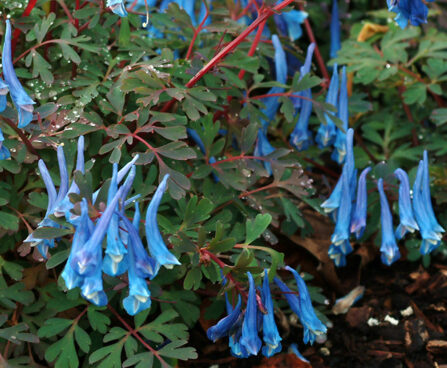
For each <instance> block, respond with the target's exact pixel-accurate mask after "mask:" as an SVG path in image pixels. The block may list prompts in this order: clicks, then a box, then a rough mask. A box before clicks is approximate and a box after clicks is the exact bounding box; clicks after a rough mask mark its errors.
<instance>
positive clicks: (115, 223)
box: [103, 163, 135, 276]
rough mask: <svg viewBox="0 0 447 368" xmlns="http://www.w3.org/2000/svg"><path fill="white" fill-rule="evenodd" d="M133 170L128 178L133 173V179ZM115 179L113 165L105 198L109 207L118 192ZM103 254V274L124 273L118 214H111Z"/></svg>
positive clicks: (124, 264)
mask: <svg viewBox="0 0 447 368" xmlns="http://www.w3.org/2000/svg"><path fill="white" fill-rule="evenodd" d="M134 168H135V167H133V168H132V169H133V170H131V173H130V174H129V176H130V175H131V174H132V171H133V177H135V169H134ZM117 178H118V164H116V163H115V164H113V174H112V180H111V182H110V187H109V192H108V197H107V204H108V205H109V206H110V203H111V202H112V200H113V198H114V197H115V194H116V192H117V190H118V183H117ZM123 187H124V186H123ZM124 192H125V190H123V195H126V194H127V193H124ZM121 199H122V197H121ZM117 210H118V203H117V204H116V206H115V211H117ZM105 253H106V254H105V256H104V262H103V270H104V273H106V274H107V275H110V276H118V275H121V274H123V273H124V272H126V270H127V267H128V262H127V257H126V255H127V250H126V247H125V246H124V244H123V241H122V240H121V237H120V232H119V219H118V213H114V214H112V218H111V219H110V223H109V226H108V227H107V246H106V252H105Z"/></svg>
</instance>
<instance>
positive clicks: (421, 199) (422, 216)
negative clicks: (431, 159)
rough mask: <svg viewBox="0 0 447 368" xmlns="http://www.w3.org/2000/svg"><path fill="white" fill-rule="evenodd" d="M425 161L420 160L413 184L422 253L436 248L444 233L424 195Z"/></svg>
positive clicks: (415, 212) (415, 213) (414, 206)
mask: <svg viewBox="0 0 447 368" xmlns="http://www.w3.org/2000/svg"><path fill="white" fill-rule="evenodd" d="M423 180H424V162H423V161H420V162H419V167H418V171H417V174H416V180H415V182H414V185H413V209H414V216H415V218H416V222H417V224H418V226H419V230H420V232H421V236H422V244H421V248H420V252H421V254H423V255H425V254H428V253H430V252H432V251H433V250H434V249H436V248H437V247H438V246H439V245H440V243H441V238H442V233H441V232H439V231H437V230H438V229H437V228H436V227H435V224H434V223H433V222H432V221H431V218H430V216H429V214H428V212H427V202H426V199H425V196H424V195H423V189H422V188H423Z"/></svg>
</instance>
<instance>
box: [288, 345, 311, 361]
mask: <svg viewBox="0 0 447 368" xmlns="http://www.w3.org/2000/svg"><path fill="white" fill-rule="evenodd" d="M290 350H291V351H292V352H293V353H294V354H295V355H296V356H297V357H298V358H299V359H301V360H302V361H303V362H304V363H309V361H308V360H307V359H306V358H305V357H303V356H302V355H301V353H300V351H299V350H298V345H297V344H295V343H293V344H292V345H290Z"/></svg>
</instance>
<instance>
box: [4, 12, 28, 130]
mask: <svg viewBox="0 0 447 368" xmlns="http://www.w3.org/2000/svg"><path fill="white" fill-rule="evenodd" d="M2 63H3V76H4V78H5V80H6V83H7V84H8V88H9V93H10V95H11V98H12V101H13V102H14V105H15V107H16V108H17V112H18V115H19V116H18V120H19V123H18V127H19V128H25V127H26V126H27V125H28V124H29V123H30V122H31V120H33V111H34V107H33V105H34V104H35V102H34V101H33V100H32V98H31V97H30V96H28V94H27V93H26V92H25V90H24V89H23V87H22V85H21V84H20V81H19V79H18V78H17V75H16V72H15V70H14V66H13V65H12V51H11V23H10V22H9V19H7V20H6V33H5V42H4V44H3V54H2Z"/></svg>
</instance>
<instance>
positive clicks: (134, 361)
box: [123, 353, 154, 368]
mask: <svg viewBox="0 0 447 368" xmlns="http://www.w3.org/2000/svg"><path fill="white" fill-rule="evenodd" d="M153 365H154V354H152V353H140V354H137V355H134V356H132V357H130V358H128V359H127V360H125V361H124V362H123V368H127V367H132V366H135V368H148V367H153Z"/></svg>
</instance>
